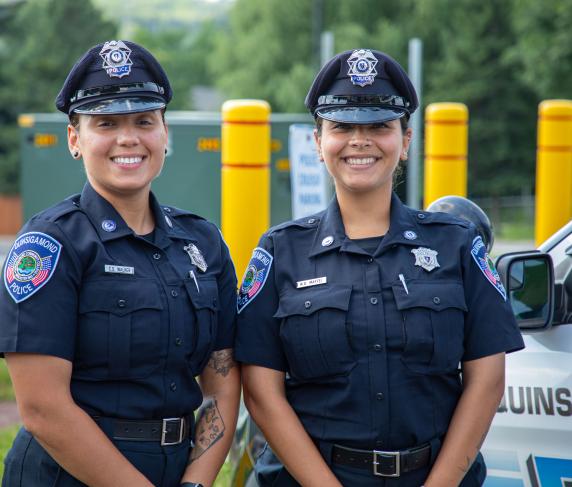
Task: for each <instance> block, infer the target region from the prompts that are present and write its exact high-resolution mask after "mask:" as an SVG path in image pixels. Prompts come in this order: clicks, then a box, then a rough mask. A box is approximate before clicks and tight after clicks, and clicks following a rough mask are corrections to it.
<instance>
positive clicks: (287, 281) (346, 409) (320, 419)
mask: <svg viewBox="0 0 572 487" xmlns="http://www.w3.org/2000/svg"><path fill="white" fill-rule="evenodd" d="M420 215H421V216H420ZM312 220H313V221H312ZM408 230H409V231H414V232H415V238H414V239H411V236H412V235H413V234H412V233H411V232H409V233H407V235H408V236H409V238H406V237H405V235H404V233H405V232H406V231H408ZM476 235H477V234H476V231H475V229H474V227H473V225H472V224H470V223H468V222H466V221H464V220H460V219H457V218H455V217H452V216H450V215H446V214H438V213H425V212H418V211H413V210H411V209H409V208H407V207H406V206H404V205H403V204H402V203H401V202H400V201H399V199H398V198H397V197H396V196H395V195H394V196H393V198H392V201H391V213H390V228H389V231H388V233H387V234H386V235H385V236H384V237H383V239H380V243H379V246H378V247H377V249H376V250H375V251H374V252H371V253H368V252H367V251H366V250H364V249H363V248H362V247H360V246H359V245H358V244H357V243H356V242H354V241H352V240H351V239H349V238H348V237H347V236H346V235H345V231H344V227H343V222H342V219H341V215H340V210H339V207H338V204H337V201H336V200H335V199H334V200H333V201H332V203H331V204H330V205H329V207H328V208H327V209H326V210H325V211H324V212H322V213H320V214H318V215H315V216H313V217H312V218H311V219H303V220H298V221H294V222H289V223H286V224H283V225H280V226H278V227H275V228H273V229H271V230H270V231H269V232H268V233H266V234H265V235H263V237H262V238H261V240H260V244H259V247H260V248H262V249H264V250H265V251H266V252H268V254H270V255H271V256H272V257H273V261H272V264H271V267H270V270H269V272H268V276H267V278H266V281H265V283H264V285H263V287H262V289H261V290H259V292H258V294H257V295H256V296H255V297H254V299H252V300H251V301H249V302H248V303H247V304H246V306H244V307H242V308H241V309H240V312H239V315H238V328H237V341H236V344H235V357H236V358H237V360H239V361H241V362H244V363H248V364H255V365H259V366H263V367H268V368H271V369H275V370H280V371H284V372H286V373H287V374H286V394H287V398H288V400H289V402H290V404H291V405H292V407H293V408H294V410H295V411H296V413H297V415H298V416H299V418H300V420H301V421H302V423H303V425H304V427H305V429H306V430H307V431H308V433H309V434H310V435H311V436H312V437H313V438H315V439H317V440H322V441H329V442H334V443H339V444H343V445H347V446H350V447H356V448H367V449H373V448H375V447H376V446H377V445H379V444H382V445H384V449H386V450H399V449H404V448H410V447H414V446H417V445H420V444H423V443H425V442H427V441H429V440H431V439H433V438H437V437H441V436H442V435H444V434H445V433H446V430H447V427H448V424H449V421H450V419H451V416H452V414H453V411H454V409H455V406H456V404H457V401H458V399H459V397H460V395H461V392H462V384H461V380H460V370H459V363H460V362H462V361H467V360H473V359H477V358H481V357H485V356H488V355H492V354H496V353H499V352H510V351H514V350H518V349H520V348H522V347H523V346H524V345H523V341H522V338H521V336H520V332H519V330H518V328H517V325H516V322H515V320H514V317H513V313H512V310H511V308H510V305H509V304H508V303H507V302H506V301H505V300H504V298H503V296H501V294H500V293H499V292H498V290H497V289H495V287H494V286H493V285H492V284H491V282H489V280H487V278H486V277H485V276H484V274H483V272H482V271H481V270H480V268H479V267H478V265H477V264H476V263H475V261H474V260H473V258H472V256H471V248H472V244H473V240H474V239H475V237H476ZM328 236H331V237H333V241H332V243H331V244H330V245H328V246H324V245H322V242H323V239H324V238H326V237H328ZM418 248H425V249H429V250H431V251H435V252H437V254H436V259H437V262H438V264H439V265H438V266H437V267H434V268H433V269H432V270H427V269H425V268H423V267H421V266H419V265H415V263H416V256H415V255H414V254H413V253H412V250H414V249H418ZM400 275H402V277H400ZM324 277H325V278H326V279H325V280H324V279H321V280H317V281H309V280H312V279H318V278H324ZM300 281H302V282H320V283H319V284H317V285H304V286H302V287H299V286H298V285H297V283H299V282H300Z"/></svg>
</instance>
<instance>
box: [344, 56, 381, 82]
mask: <svg viewBox="0 0 572 487" xmlns="http://www.w3.org/2000/svg"><path fill="white" fill-rule="evenodd" d="M377 62H378V61H377V58H376V57H375V56H374V55H373V53H372V52H371V51H370V50H369V49H360V50H356V51H354V52H352V55H351V56H350V57H349V58H348V64H349V66H350V69H349V70H348V76H349V77H350V79H351V81H352V83H353V84H354V85H358V86H361V87H364V86H367V85H372V84H373V82H374V81H375V76H376V75H377V71H376V70H375V65H376V64H377Z"/></svg>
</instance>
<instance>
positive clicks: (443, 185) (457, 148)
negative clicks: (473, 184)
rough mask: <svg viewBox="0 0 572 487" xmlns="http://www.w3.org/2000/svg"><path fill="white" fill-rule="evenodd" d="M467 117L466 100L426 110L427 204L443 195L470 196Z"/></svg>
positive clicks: (430, 107)
mask: <svg viewBox="0 0 572 487" xmlns="http://www.w3.org/2000/svg"><path fill="white" fill-rule="evenodd" d="M468 120H469V109H468V108H467V106H466V105H464V104H463V103H432V104H431V105H429V106H428V107H427V109H426V110H425V190H424V201H423V203H424V206H425V208H427V206H429V205H430V204H431V203H432V202H433V201H435V200H436V199H438V198H441V197H442V196H447V195H450V194H452V195H457V196H465V197H466V196H467V152H468V136H469V127H468Z"/></svg>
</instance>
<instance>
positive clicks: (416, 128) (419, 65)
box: [406, 38, 423, 208]
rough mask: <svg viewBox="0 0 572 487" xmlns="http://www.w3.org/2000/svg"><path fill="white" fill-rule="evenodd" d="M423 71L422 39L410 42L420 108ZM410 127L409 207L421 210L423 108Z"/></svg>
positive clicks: (417, 113) (408, 165) (410, 60)
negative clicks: (420, 181) (411, 136)
mask: <svg viewBox="0 0 572 487" xmlns="http://www.w3.org/2000/svg"><path fill="white" fill-rule="evenodd" d="M422 70H423V42H422V41H421V39H416V38H415V39H410V40H409V66H408V71H409V78H410V79H411V82H412V83H413V86H414V87H415V91H417V97H418V98H419V107H421V95H422V90H421V85H422ZM409 123H410V126H411V128H412V129H413V139H412V140H411V145H410V147H409V158H408V160H407V181H406V184H407V205H408V206H410V207H411V208H419V205H420V203H421V197H420V195H419V193H420V184H419V179H420V176H419V173H420V171H419V168H420V167H421V155H420V150H419V148H420V147H421V139H422V137H423V133H422V129H421V108H419V110H417V111H416V112H415V113H414V114H413V116H412V117H411V120H410V122H409Z"/></svg>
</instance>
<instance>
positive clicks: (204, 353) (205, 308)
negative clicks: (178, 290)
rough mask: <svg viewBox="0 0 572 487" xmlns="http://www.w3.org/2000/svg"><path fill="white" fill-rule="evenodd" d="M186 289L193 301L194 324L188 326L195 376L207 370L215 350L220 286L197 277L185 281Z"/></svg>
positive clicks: (189, 358)
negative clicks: (206, 367)
mask: <svg viewBox="0 0 572 487" xmlns="http://www.w3.org/2000/svg"><path fill="white" fill-rule="evenodd" d="M185 288H186V290H187V294H188V295H189V298H190V299H191V304H192V309H193V315H194V320H193V321H194V322H193V323H192V326H190V327H189V326H186V327H185V328H186V333H187V336H188V339H187V340H186V342H187V343H188V344H190V346H189V348H188V349H187V351H188V354H189V356H188V361H189V367H190V369H191V372H192V374H193V376H196V375H198V374H200V373H201V372H202V371H203V369H204V368H205V366H206V364H207V362H208V360H209V358H210V355H211V353H212V351H213V349H214V346H215V341H216V336H217V328H218V285H217V281H216V279H215V278H210V277H206V278H205V277H200V276H197V277H196V280H194V279H187V280H185Z"/></svg>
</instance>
